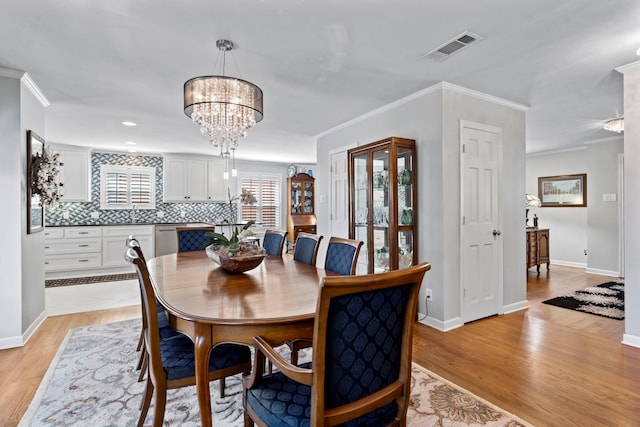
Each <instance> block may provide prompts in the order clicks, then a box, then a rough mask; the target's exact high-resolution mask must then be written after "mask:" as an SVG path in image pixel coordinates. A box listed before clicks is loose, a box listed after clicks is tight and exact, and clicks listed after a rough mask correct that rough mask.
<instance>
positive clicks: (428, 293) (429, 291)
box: [425, 288, 433, 300]
mask: <svg viewBox="0 0 640 427" xmlns="http://www.w3.org/2000/svg"><path fill="white" fill-rule="evenodd" d="M425 292H426V293H427V300H430V299H432V298H433V289H429V288H426V289H425Z"/></svg>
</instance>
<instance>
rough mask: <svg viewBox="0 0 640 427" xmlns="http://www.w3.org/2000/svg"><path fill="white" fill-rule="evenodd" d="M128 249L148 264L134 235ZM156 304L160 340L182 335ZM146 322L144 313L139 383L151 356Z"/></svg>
mask: <svg viewBox="0 0 640 427" xmlns="http://www.w3.org/2000/svg"><path fill="white" fill-rule="evenodd" d="M126 247H127V248H131V249H132V250H133V251H135V253H136V255H137V256H138V258H140V259H141V260H142V262H143V263H145V264H146V260H145V258H144V253H143V252H142V248H141V247H140V242H139V241H138V239H136V238H135V236H134V235H133V234H132V235H130V236H129V237H128V238H127V240H126ZM140 298H142V294H140ZM155 304H156V313H157V314H158V331H159V333H160V338H169V337H172V336H174V335H178V334H180V332H178V331H176V330H175V329H172V328H171V327H170V326H169V316H167V313H166V312H165V311H164V308H163V307H162V305H161V304H160V303H159V302H158V301H157V300H156V301H155ZM146 322H147V320H146V316H145V315H144V311H143V313H142V323H143V327H142V330H141V331H140V338H139V339H138V347H137V348H136V351H140V352H141V353H140V357H139V358H138V364H137V365H136V370H139V371H140V375H139V376H138V381H139V382H140V381H142V380H143V379H144V374H145V373H146V371H147V365H148V363H149V354H148V353H147V349H146V348H145V344H144V329H145V325H146ZM223 392H224V387H222V384H221V393H223Z"/></svg>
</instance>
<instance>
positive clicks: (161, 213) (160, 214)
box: [156, 211, 164, 218]
mask: <svg viewBox="0 0 640 427" xmlns="http://www.w3.org/2000/svg"><path fill="white" fill-rule="evenodd" d="M156 216H157V217H158V218H164V212H162V211H158V212H156Z"/></svg>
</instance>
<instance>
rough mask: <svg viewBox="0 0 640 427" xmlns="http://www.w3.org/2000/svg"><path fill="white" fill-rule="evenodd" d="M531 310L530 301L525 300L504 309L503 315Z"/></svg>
mask: <svg viewBox="0 0 640 427" xmlns="http://www.w3.org/2000/svg"><path fill="white" fill-rule="evenodd" d="M527 308H529V301H527V300H524V301H520V302H515V303H513V304H508V305H505V306H504V307H502V314H509V313H514V312H516V311H520V310H526V309H527Z"/></svg>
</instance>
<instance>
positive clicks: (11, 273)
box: [0, 73, 45, 348]
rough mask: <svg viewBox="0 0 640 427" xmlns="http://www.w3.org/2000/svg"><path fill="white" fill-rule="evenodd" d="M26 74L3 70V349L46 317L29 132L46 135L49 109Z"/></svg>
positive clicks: (0, 86)
mask: <svg viewBox="0 0 640 427" xmlns="http://www.w3.org/2000/svg"><path fill="white" fill-rule="evenodd" d="M21 75H22V73H19V74H16V75H15V76H13V77H7V76H5V75H4V73H0V111H1V112H2V114H0V134H1V135H2V156H0V193H1V194H2V196H3V202H4V203H5V205H7V206H9V207H10V209H3V210H2V214H1V216H0V218H1V219H2V227H3V230H2V232H3V244H2V245H1V246H0V271H2V278H1V279H0V289H1V291H0V348H8V347H15V346H19V345H22V344H23V343H24V341H25V340H26V339H28V337H29V335H30V333H32V332H33V330H34V328H35V327H36V326H37V324H39V322H40V321H42V319H44V317H45V312H44V262H43V260H44V245H43V236H42V235H43V233H36V234H29V235H28V234H26V230H27V226H26V150H27V148H26V143H27V139H26V131H27V129H32V130H33V131H35V132H36V133H38V134H39V135H41V136H42V135H44V108H43V107H42V105H40V103H39V102H38V101H37V99H36V98H35V97H34V96H33V94H32V93H31V91H30V90H28V89H27V88H26V86H25V84H24V83H23V82H21V80H20V76H21Z"/></svg>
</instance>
